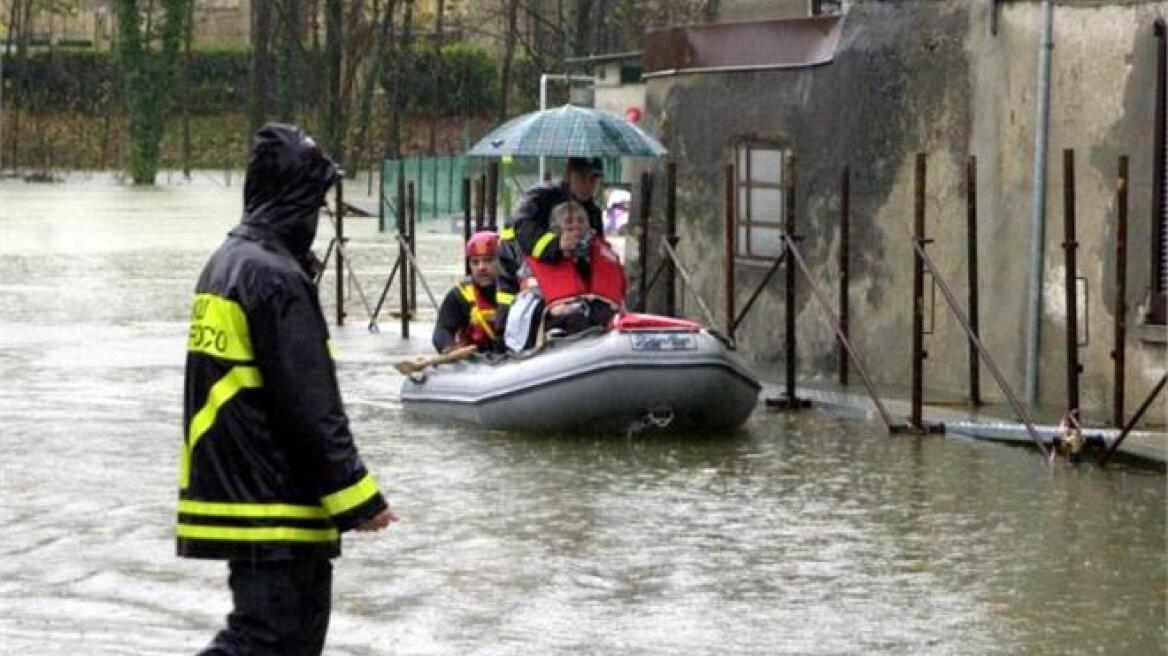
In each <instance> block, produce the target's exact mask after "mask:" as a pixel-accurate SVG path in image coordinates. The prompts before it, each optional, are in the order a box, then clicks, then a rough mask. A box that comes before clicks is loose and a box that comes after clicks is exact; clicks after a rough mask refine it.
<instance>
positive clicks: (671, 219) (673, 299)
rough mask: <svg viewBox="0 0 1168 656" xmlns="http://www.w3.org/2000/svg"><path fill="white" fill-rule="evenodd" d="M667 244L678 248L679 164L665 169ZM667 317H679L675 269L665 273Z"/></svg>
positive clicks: (670, 165) (672, 163) (673, 163)
mask: <svg viewBox="0 0 1168 656" xmlns="http://www.w3.org/2000/svg"><path fill="white" fill-rule="evenodd" d="M665 243H666V244H668V245H669V247H670V249H672V248H673V247H675V246H677V162H670V163H669V164H668V165H666V167H665ZM665 316H668V317H674V316H677V278H676V276H675V275H674V270H673V267H670V268H669V270H668V271H666V272H665Z"/></svg>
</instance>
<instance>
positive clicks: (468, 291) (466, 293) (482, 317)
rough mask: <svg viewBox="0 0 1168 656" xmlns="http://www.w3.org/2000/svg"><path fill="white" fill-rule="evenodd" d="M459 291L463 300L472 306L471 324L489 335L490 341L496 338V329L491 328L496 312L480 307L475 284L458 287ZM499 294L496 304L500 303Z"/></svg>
mask: <svg viewBox="0 0 1168 656" xmlns="http://www.w3.org/2000/svg"><path fill="white" fill-rule="evenodd" d="M458 291H459V293H460V294H462V300H464V301H466V303H467V305H469V306H470V323H471V325H472V326H478V327H479V328H481V329H482V330H483V332H485V333H486V334H487V337H489V338H490V339H492V340H493V339H496V338H495V329H494V328H492V327H491V323H492V322H493V321H494V320H495V311H494V310H484V309H482V308H480V307H479V301H478V296H477V295H476V294H475V287H474V284H473V283H463V284H461V285H459V286H458ZM498 299H499V292H495V302H498Z"/></svg>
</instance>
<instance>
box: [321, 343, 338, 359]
mask: <svg viewBox="0 0 1168 656" xmlns="http://www.w3.org/2000/svg"><path fill="white" fill-rule="evenodd" d="M324 347H325V349H327V350H328V354H329V357H330V358H332V359H334V360H336V359H337V354H339V353H340V352H341V350H340V349H339V348H337V343H336V342H334V341H333V340H331V339H326V340H325V342H324Z"/></svg>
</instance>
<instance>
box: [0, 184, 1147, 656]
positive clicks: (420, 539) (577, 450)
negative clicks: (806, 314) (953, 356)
mask: <svg viewBox="0 0 1168 656" xmlns="http://www.w3.org/2000/svg"><path fill="white" fill-rule="evenodd" d="M347 195H348V194H347ZM239 207H240V200H239V187H238V186H235V187H231V188H227V189H224V188H220V187H218V186H215V185H211V184H209V183H207V184H199V185H193V186H190V187H168V188H162V189H154V190H134V189H128V188H124V187H117V186H113V185H110V184H101V183H90V184H80V183H70V184H64V185H53V186H37V185H26V184H23V183H19V182H4V183H0V308H3V313H2V314H0V449H2V456H0V525H2V526H3V527H4V530H3V537H2V538H0V654H38V655H57V654H60V655H64V654H70V655H72V654H94V655H105V654H126V655H129V654H134V655H141V654H189V653H193V652H195V651H196V650H197V649H198V648H200V647H201V646H202V645H204V644H205V643H206V642H207V641H208V640H209V639H210V637H211V636H212V634H213V633H214V632H215V631H216V630H217V629H218V628H219V627H220V625H221V623H222V619H223V616H224V614H225V613H226V612H227V610H228V607H229V596H228V591H227V587H226V568H225V566H224V565H223V564H222V563H217V562H210V561H193V560H183V559H178V558H176V557H175V556H174V544H173V524H174V513H175V498H176V486H175V481H176V477H177V463H178V447H179V444H180V434H181V427H180V421H181V420H180V417H181V409H180V400H181V384H182V373H183V372H182V364H183V356H184V352H183V350H184V344H185V337H186V315H187V313H188V309H189V303H190V298H191V292H192V289H193V285H194V281H195V279H196V277H197V275H198V273H199V270H200V268H201V266H202V263H203V261H204V260H205V258H206V256H207V255H208V254H209V253H210V252H211V250H212V249H213V248H214V247H215V246H216V245H217V244H218V243H219V241H220V240H221V237H222V235H223V233H224V232H225V231H226V230H227V229H228V228H229V227H230V226H231V225H232V224H233V223H234V222H235V221H236V220H237V218H238V215H239ZM322 232H323V233H325V235H324V236H325V237H326V238H327V234H328V233H329V232H330V230H329V228H328V225H327V223H326V224H325V227H324V229H323V230H322ZM348 232H350V233H352V234H355V235H357V237H358V238H359V239H358V241H357V243H354V244H353V245H352V251H353V257H354V260H355V261H356V263H357V267H356V269H357V271H358V275H359V277H360V278H361V284H362V288H363V289H364V290H365V291H366V293H367V294H368V295H369V297H370V298H369V301H370V303H373V302H375V301H376V295H377V292H378V291H380V286H381V284H382V283H383V282H384V278H385V276H386V275H387V273H388V266H387V265H388V263H389V261H390V259H389V257H390V256H389V247H388V245H387V242H385V241H383V240H382V241H378V239H377V238H375V236H374V235H373V229H372V221H370V220H368V219H363V220H355V221H353V222H351V223H350V228H349V229H348ZM421 241H422V259H423V260H424V261H425V262H426V263H427V264H426V268H427V273H428V278H429V279H430V282H431V283H432V284H433V286H434V287H436V289H435V293H439V294H440V293H443V291H444V289H445V288H446V286H447V285H449V284H450V282H451V281H452V280H454V279H455V278H456V277H457V275H458V273H459V264H458V261H457V257H456V256H455V257H451V256H450V253H451V249H454V248H456V241H455V239H453V238H451V237H450V236H448V235H447V236H438V235H434V236H430V235H427V236H424V237H423V238H422V240H421ZM320 245H321V246H323V244H320ZM322 251H323V248H322ZM323 288H324V290H323V292H322V295H323V297H324V299H325V302H326V306H327V307H326V313H327V314H328V315H329V316H330V318H331V317H332V316H333V314H332V310H331V307H332V304H333V301H332V291H331V290H332V288H333V283H332V279H331V277H330V278H326V279H325V283H324V285H323ZM350 291H355V290H350ZM419 293H420V294H422V296H421V297H422V299H423V301H424V299H425V296H424V293H422V292H421V291H420V292H419ZM391 299H392V296H391ZM348 307H349V311H350V317H349V321H348V322H347V323H346V325H345V326H344V327H343V328H340V329H334V338H335V339H336V341H337V342H338V345H339V347H340V355H339V367H340V373H341V384H342V391H343V394H344V396H345V399H346V403H347V407H348V410H349V413H350V415H351V418H352V422H353V429H354V432H355V433H356V435H357V439H358V442H359V444H360V447H361V449H362V452H363V454H364V457H365V459H366V462H367V464H368V465H369V467H370V468H371V469H372V471H373V472H374V473H375V475H376V476H377V478H378V479H379V480H380V481H381V484H382V486H383V488H384V490H385V492H386V494H387V496H388V498H389V499H390V501H391V503H392V504H393V506H394V507H395V509H396V511H397V512H398V514H399V515H400V516H401V522H400V523H399V524H397V525H395V526H393V527H392V528H391V529H390V530H389V531H387V532H385V533H380V534H376V535H368V534H361V535H356V536H349V537H347V538H346V543H345V556H344V557H343V558H342V559H341V560H340V561H339V562H338V566H337V570H336V582H335V589H334V613H333V621H332V625H331V629H330V634H329V640H328V645H327V648H326V653H329V654H351V655H358V654H606V655H607V654H621V655H624V654H654V655H656V654H677V655H687V656H688V655H700V654H711V655H715V654H716V655H726V654H979V655H980V654H1141V655H1142V654H1163V653H1166V651H1168V647H1166V644H1168V635H1166V627H1168V617H1166V606H1168V599H1166V594H1168V571H1166V568H1168V557H1166V549H1165V540H1166V538H1165V508H1166V503H1165V502H1166V489H1165V479H1164V477H1163V476H1161V475H1160V474H1156V473H1149V472H1145V471H1141V470H1136V469H1129V468H1126V467H1124V466H1122V465H1118V466H1114V467H1111V468H1109V469H1108V470H1106V471H1100V470H1098V469H1096V468H1093V467H1089V466H1085V467H1081V468H1077V469H1076V468H1072V467H1069V466H1066V465H1055V466H1047V465H1045V464H1043V462H1042V461H1041V459H1040V458H1039V457H1038V456H1037V455H1036V454H1035V453H1033V452H1031V451H1029V450H1025V449H1016V448H1010V447H1005V446H1000V445H989V444H982V443H974V442H966V441H960V440H955V439H945V438H939V437H928V438H915V437H893V438H890V437H888V436H887V435H886V434H885V433H884V431H883V430H882V428H881V426H880V425H877V424H873V423H864V422H858V421H854V420H844V419H840V418H835V417H831V416H827V415H825V414H823V413H822V412H819V411H810V412H806V413H803V414H800V415H798V416H786V415H777V414H769V413H767V412H766V411H765V410H763V409H761V408H760V409H759V411H758V412H756V414H755V415H754V416H753V418H752V419H751V420H750V421H749V422H748V423H747V425H746V426H745V427H744V429H743V430H741V431H738V432H734V433H728V434H710V435H701V436H686V437H675V436H668V435H661V434H641V435H636V436H631V437H630V436H624V435H616V436H606V435H594V436H572V437H567V436H559V435H538V436H531V435H512V434H500V433H493V432H488V431H482V430H475V429H471V428H458V427H452V426H437V425H429V424H422V423H413V422H411V421H409V420H407V419H406V418H405V417H403V414H402V409H401V406H400V403H399V400H398V386H399V384H400V378H399V377H398V375H397V374H396V373H395V372H394V371H393V370H392V369H391V368H390V367H389V363H390V362H392V361H393V360H395V359H397V358H401V357H405V356H406V355H407V354H412V353H420V352H425V351H426V350H427V349H428V342H429V335H428V333H429V330H428V328H429V327H428V326H426V325H424V324H415V325H414V334H413V338H412V339H411V340H409V341H408V342H405V341H403V340H402V339H401V338H400V337H399V335H398V329H397V324H395V323H394V322H393V321H392V320H390V319H389V318H388V317H383V321H382V324H381V326H382V331H381V332H380V333H377V334H373V333H370V332H369V331H367V330H366V328H365V323H366V319H365V317H364V310H362V309H361V304H360V300H359V298H355V297H354V298H353V299H352V300H351V301H350V302H349V304H348Z"/></svg>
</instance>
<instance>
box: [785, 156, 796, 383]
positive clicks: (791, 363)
mask: <svg viewBox="0 0 1168 656" xmlns="http://www.w3.org/2000/svg"><path fill="white" fill-rule="evenodd" d="M787 172H788V173H789V174H790V175H789V176H788V179H787V216H786V219H787V220H786V223H787V225H786V230H785V232H786V233H787V234H788V235H789V236H790V237H791V239H792V240H796V237H795V158H794V157H793V156H792V157H788V158H787ZM786 268H787V270H786V281H785V282H786V284H785V285H784V288H785V292H786V293H785V294H784V295H785V296H786V299H784V300H785V301H786V306H787V308H786V312H784V313H783V319H784V320H785V321H786V324H787V326H786V335H785V337H786V339H787V357H786V360H787V362H786V368H787V372H786V373H787V376H786V378H787V399H788V400H791V399H794V398H795V358H796V357H797V356H796V353H797V351H796V348H795V265H794V263H793V262H791V261H790V260H788V261H787V267H786Z"/></svg>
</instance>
